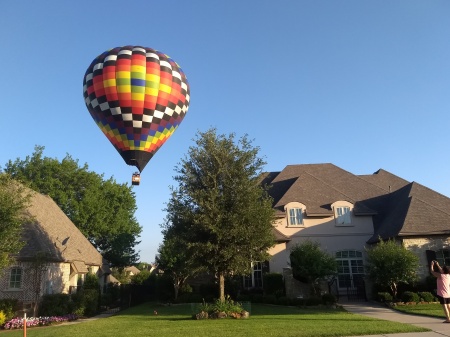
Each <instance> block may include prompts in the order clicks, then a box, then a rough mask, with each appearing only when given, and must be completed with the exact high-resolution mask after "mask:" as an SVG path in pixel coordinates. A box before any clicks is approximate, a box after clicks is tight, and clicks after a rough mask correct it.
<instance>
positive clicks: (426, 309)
mask: <svg viewBox="0 0 450 337" xmlns="http://www.w3.org/2000/svg"><path fill="white" fill-rule="evenodd" d="M393 309H395V310H398V311H401V312H404V313H406V314H414V315H422V316H430V317H437V318H442V319H445V315H444V309H443V308H442V305H440V304H439V303H427V304H417V305H398V306H395V307H393Z"/></svg>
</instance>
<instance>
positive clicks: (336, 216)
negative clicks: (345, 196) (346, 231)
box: [333, 203, 355, 227]
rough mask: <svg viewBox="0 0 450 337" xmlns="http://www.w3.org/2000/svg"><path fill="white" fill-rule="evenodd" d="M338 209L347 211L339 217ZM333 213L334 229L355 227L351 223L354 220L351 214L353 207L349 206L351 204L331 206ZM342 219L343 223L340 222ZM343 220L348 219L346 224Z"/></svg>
mask: <svg viewBox="0 0 450 337" xmlns="http://www.w3.org/2000/svg"><path fill="white" fill-rule="evenodd" d="M339 209H348V212H345V214H344V215H340V214H339ZM333 212H334V223H335V225H336V227H352V226H355V224H354V223H353V222H354V221H353V220H354V219H352V218H353V216H352V213H353V207H352V206H351V204H349V203H345V204H341V203H339V204H333ZM342 218H344V222H341V221H342V220H341V219H342ZM345 218H347V219H348V222H346V221H345Z"/></svg>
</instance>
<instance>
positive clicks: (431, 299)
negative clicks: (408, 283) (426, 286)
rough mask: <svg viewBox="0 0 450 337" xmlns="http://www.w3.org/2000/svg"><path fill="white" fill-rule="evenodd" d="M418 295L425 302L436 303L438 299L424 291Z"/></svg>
mask: <svg viewBox="0 0 450 337" xmlns="http://www.w3.org/2000/svg"><path fill="white" fill-rule="evenodd" d="M417 294H418V295H419V297H420V298H421V299H422V301H424V302H435V301H436V297H435V296H434V295H433V294H432V293H430V292H428V291H423V292H421V293H417Z"/></svg>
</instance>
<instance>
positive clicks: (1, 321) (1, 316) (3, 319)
mask: <svg viewBox="0 0 450 337" xmlns="http://www.w3.org/2000/svg"><path fill="white" fill-rule="evenodd" d="M5 322H6V316H5V314H4V313H3V311H1V310H0V327H2V326H3V324H5Z"/></svg>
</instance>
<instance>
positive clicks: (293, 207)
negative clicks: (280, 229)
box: [284, 202, 306, 228]
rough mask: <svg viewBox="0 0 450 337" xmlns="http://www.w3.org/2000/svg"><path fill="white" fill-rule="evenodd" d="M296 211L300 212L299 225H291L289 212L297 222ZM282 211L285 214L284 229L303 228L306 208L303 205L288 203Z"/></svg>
mask: <svg viewBox="0 0 450 337" xmlns="http://www.w3.org/2000/svg"><path fill="white" fill-rule="evenodd" d="M296 210H300V214H301V223H299V224H296V223H295V224H293V223H291V211H294V212H295V214H294V218H295V219H296V220H297V218H298V217H297V215H298V213H297V212H296ZM284 211H285V212H286V227H291V228H300V227H305V214H306V206H305V205H303V204H302V203H300V202H290V203H289V204H287V205H285V206H284Z"/></svg>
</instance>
